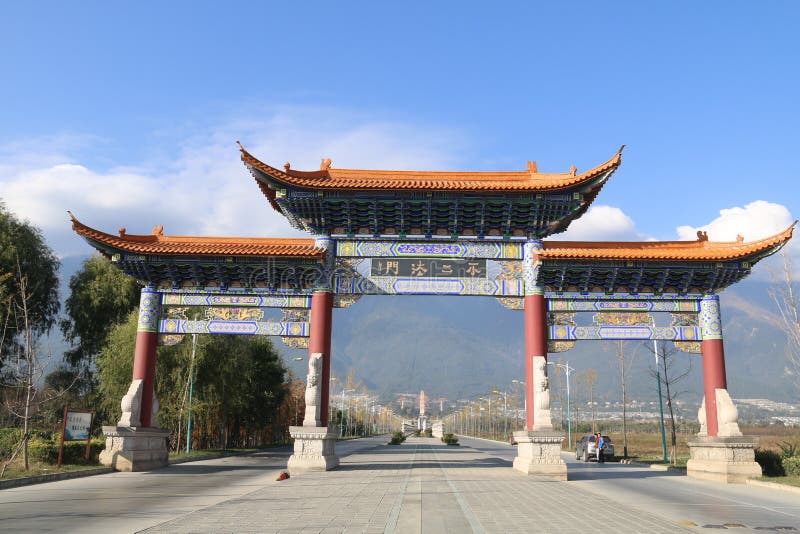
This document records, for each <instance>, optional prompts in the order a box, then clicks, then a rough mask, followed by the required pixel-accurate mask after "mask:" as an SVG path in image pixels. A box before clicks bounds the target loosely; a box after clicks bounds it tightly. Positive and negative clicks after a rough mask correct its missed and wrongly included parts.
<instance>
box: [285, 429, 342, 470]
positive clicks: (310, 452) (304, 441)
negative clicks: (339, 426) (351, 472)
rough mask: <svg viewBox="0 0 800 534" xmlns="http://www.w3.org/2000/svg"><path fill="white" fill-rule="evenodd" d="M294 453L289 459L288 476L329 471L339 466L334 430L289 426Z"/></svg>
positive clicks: (335, 432)
mask: <svg viewBox="0 0 800 534" xmlns="http://www.w3.org/2000/svg"><path fill="white" fill-rule="evenodd" d="M289 435H290V436H291V437H292V438H294V453H293V454H292V455H291V456H290V457H289V463H288V465H287V468H288V469H289V474H291V475H297V474H301V473H306V472H308V471H330V470H331V469H333V468H334V467H336V466H338V465H339V458H338V457H337V456H336V438H337V437H338V432H337V431H336V429H332V428H328V427H324V426H323V427H319V426H290V427H289Z"/></svg>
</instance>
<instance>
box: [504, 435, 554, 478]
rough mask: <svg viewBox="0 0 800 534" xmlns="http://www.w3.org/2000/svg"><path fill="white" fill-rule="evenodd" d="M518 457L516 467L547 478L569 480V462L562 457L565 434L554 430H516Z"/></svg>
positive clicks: (526, 472) (515, 462)
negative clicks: (562, 443)
mask: <svg viewBox="0 0 800 534" xmlns="http://www.w3.org/2000/svg"><path fill="white" fill-rule="evenodd" d="M514 439H515V440H516V442H517V457H516V458H514V469H516V470H517V471H521V472H523V473H525V474H526V475H532V476H538V477H542V478H544V479H547V480H555V481H565V480H567V464H566V463H565V462H564V460H562V459H561V442H563V441H564V435H563V434H558V433H554V432H537V431H534V432H528V431H525V430H522V431H517V432H514Z"/></svg>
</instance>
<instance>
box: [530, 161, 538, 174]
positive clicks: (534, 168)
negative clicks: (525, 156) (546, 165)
mask: <svg viewBox="0 0 800 534" xmlns="http://www.w3.org/2000/svg"><path fill="white" fill-rule="evenodd" d="M527 165H528V172H530V173H531V174H536V173H538V172H539V167H538V166H537V165H536V160H533V161H531V160H528V163H527Z"/></svg>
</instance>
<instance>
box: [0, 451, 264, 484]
mask: <svg viewBox="0 0 800 534" xmlns="http://www.w3.org/2000/svg"><path fill="white" fill-rule="evenodd" d="M267 450H272V449H259V450H255V451H248V452H232V453H222V454H215V455H213V456H200V457H196V458H175V459H171V460H169V463H168V464H167V465H168V466H169V465H175V464H183V463H187V462H199V461H202V460H217V459H219V458H227V457H229V456H241V455H243V454H255V453H258V452H262V451H267ZM109 473H117V471H115V470H114V469H113V468H111V467H97V468H95V469H81V470H78V471H66V472H63V473H48V474H46V475H35V476H32V477H21V478H12V479H9V480H0V490H4V489H8V488H18V487H20V486H30V485H33V484H42V483H44V482H57V481H59V480H69V479H71V478H83V477H91V476H95V475H107V474H109Z"/></svg>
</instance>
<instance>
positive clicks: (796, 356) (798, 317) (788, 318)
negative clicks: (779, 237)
mask: <svg viewBox="0 0 800 534" xmlns="http://www.w3.org/2000/svg"><path fill="white" fill-rule="evenodd" d="M781 258H782V259H783V263H782V265H781V269H780V270H779V271H777V272H775V271H771V272H770V274H771V275H772V282H773V283H772V287H770V289H769V296H770V297H771V298H772V301H773V302H774V303H775V307H776V308H777V309H778V315H779V318H780V319H779V321H778V324H777V326H778V327H779V328H780V329H781V330H782V331H783V332H784V333H785V334H786V338H787V341H788V347H787V353H786V357H787V359H788V360H789V365H790V367H791V372H792V373H793V378H794V382H795V384H796V385H797V387H798V388H800V289H798V287H797V280H795V277H794V273H793V271H792V261H791V258H790V257H789V254H787V253H786V251H785V250H783V251H781Z"/></svg>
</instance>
